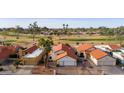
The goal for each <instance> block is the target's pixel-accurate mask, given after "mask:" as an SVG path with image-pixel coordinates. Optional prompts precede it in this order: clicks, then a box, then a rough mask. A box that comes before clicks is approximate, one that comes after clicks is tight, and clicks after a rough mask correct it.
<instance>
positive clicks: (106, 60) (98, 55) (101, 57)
mask: <svg viewBox="0 0 124 93" xmlns="http://www.w3.org/2000/svg"><path fill="white" fill-rule="evenodd" d="M89 54H90V59H91V61H92V62H93V63H94V64H95V65H98V66H104V65H111V66H113V65H116V59H115V58H113V57H111V56H109V55H108V54H107V53H105V52H103V51H102V50H99V49H95V50H93V51H91V52H90V53H89Z"/></svg>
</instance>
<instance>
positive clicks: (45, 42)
mask: <svg viewBox="0 0 124 93" xmlns="http://www.w3.org/2000/svg"><path fill="white" fill-rule="evenodd" d="M38 45H39V46H40V47H42V48H44V50H45V60H44V64H45V67H46V66H47V64H48V54H49V52H50V51H51V49H52V47H51V46H52V45H53V40H52V38H47V39H44V38H40V39H39V40H38Z"/></svg>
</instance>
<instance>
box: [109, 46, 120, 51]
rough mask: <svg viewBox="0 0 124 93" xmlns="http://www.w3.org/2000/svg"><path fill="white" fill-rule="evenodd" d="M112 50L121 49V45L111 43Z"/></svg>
mask: <svg viewBox="0 0 124 93" xmlns="http://www.w3.org/2000/svg"><path fill="white" fill-rule="evenodd" d="M109 46H110V48H111V50H116V49H120V48H121V47H120V46H119V45H109Z"/></svg>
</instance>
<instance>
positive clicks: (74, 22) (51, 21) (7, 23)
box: [0, 18, 124, 28]
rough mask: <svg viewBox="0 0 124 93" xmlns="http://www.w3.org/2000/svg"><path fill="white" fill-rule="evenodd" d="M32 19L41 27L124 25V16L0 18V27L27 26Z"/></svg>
mask: <svg viewBox="0 0 124 93" xmlns="http://www.w3.org/2000/svg"><path fill="white" fill-rule="evenodd" d="M34 21H37V22H38V25H39V26H41V27H44V26H47V27H49V28H62V24H69V27H71V28H77V27H99V26H106V27H117V26H124V18H0V27H15V26H16V25H20V26H21V27H27V26H28V25H29V24H30V23H33V22H34Z"/></svg>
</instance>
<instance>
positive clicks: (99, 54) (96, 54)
mask: <svg viewBox="0 0 124 93" xmlns="http://www.w3.org/2000/svg"><path fill="white" fill-rule="evenodd" d="M90 55H92V56H93V57H94V58H96V59H100V58H102V57H104V56H107V55H108V54H107V53H105V52H103V51H101V50H99V49H95V50H93V51H91V52H90Z"/></svg>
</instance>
